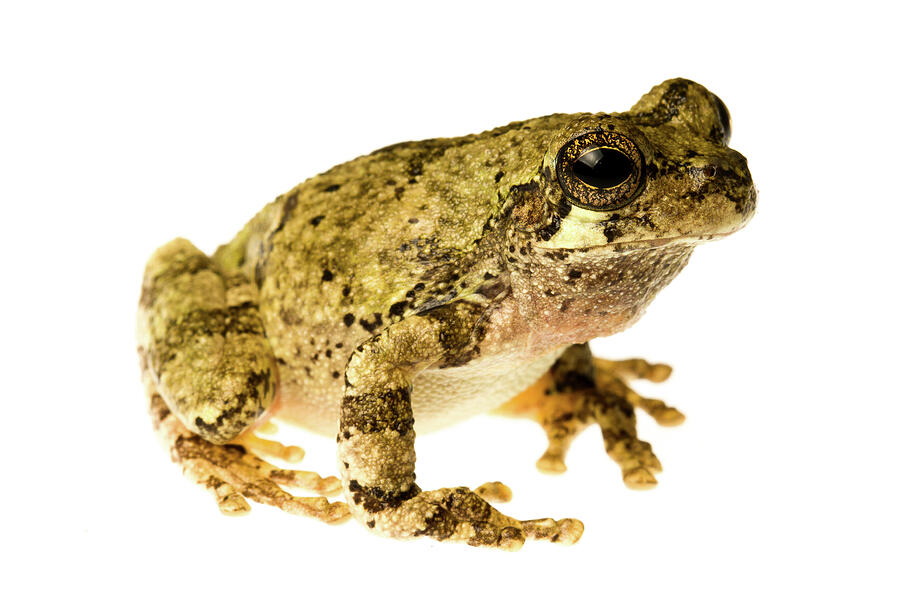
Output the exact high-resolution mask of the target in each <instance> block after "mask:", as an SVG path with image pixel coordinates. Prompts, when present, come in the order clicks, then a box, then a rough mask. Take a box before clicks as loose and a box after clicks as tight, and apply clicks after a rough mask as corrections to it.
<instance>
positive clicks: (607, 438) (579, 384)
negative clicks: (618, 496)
mask: <svg viewBox="0 0 900 600" xmlns="http://www.w3.org/2000/svg"><path fill="white" fill-rule="evenodd" d="M670 372H671V368H669V367H667V366H666V365H654V364H651V363H648V362H646V361H643V360H640V359H632V360H628V361H604V360H601V359H595V358H594V357H593V356H592V355H591V352H590V349H589V348H588V346H587V344H579V345H574V346H571V347H569V348H568V349H567V350H566V351H565V352H564V353H563V354H562V356H560V358H559V359H558V360H557V361H556V363H554V365H553V366H552V367H551V369H550V371H549V372H548V373H546V374H545V375H544V376H543V377H542V378H541V379H540V380H538V382H537V383H536V384H534V385H533V386H532V387H531V388H529V389H528V390H526V391H525V392H523V393H522V394H520V395H519V396H517V397H516V398H514V399H513V400H511V401H510V402H508V403H507V404H506V405H504V406H503V407H501V409H500V410H499V411H498V412H500V413H501V414H506V415H509V416H527V417H530V418H533V419H535V420H536V421H538V422H539V423H540V424H541V426H542V427H543V428H544V431H545V433H546V434H547V441H548V444H547V450H546V451H545V452H544V454H543V455H542V456H541V457H540V459H538V462H537V467H538V469H540V470H541V471H543V472H545V473H561V472H564V471H565V470H566V465H565V456H566V453H567V452H568V449H569V446H570V445H571V443H572V441H573V440H574V439H575V437H576V436H577V435H578V434H579V433H581V432H582V431H583V430H584V429H585V428H587V427H588V426H590V425H592V424H594V423H596V424H598V425H599V426H600V428H601V431H602V433H603V439H604V444H605V447H606V452H607V454H609V456H610V457H611V458H612V459H613V460H614V461H616V463H617V464H618V465H619V466H620V468H621V469H622V478H623V480H624V481H625V484H626V485H627V486H628V487H631V488H634V489H645V488H648V487H653V486H654V485H656V479H655V477H654V473H657V472H659V471H660V470H662V467H661V465H660V462H659V460H658V459H657V458H656V456H655V455H654V454H653V450H652V449H651V447H650V444H648V443H647V442H644V441H642V440H640V439H639V438H638V437H637V423H636V419H635V415H634V407H635V406H637V407H640V408H642V409H645V410H647V412H649V413H650V414H651V415H652V416H653V417H654V418H655V419H656V420H657V421H658V422H660V423H661V424H673V425H674V424H677V423H679V422H681V421H682V420H683V419H684V416H683V415H682V414H681V413H680V412H678V411H677V410H676V409H674V408H671V407H669V406H666V405H665V404H664V403H662V402H661V401H659V400H651V399H647V398H643V397H642V396H640V395H639V394H637V393H636V392H634V391H633V390H631V388H630V387H628V385H627V384H626V383H625V381H624V380H623V379H622V377H642V378H646V379H650V380H653V381H662V380H664V379H665V378H667V377H668V375H669V373H670Z"/></svg>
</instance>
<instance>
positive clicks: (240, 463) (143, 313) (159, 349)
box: [138, 240, 348, 521]
mask: <svg viewBox="0 0 900 600" xmlns="http://www.w3.org/2000/svg"><path fill="white" fill-rule="evenodd" d="M138 337H139V348H138V352H139V354H140V357H141V369H142V371H143V376H144V382H145V385H146V388H147V394H148V397H149V398H150V407H151V414H152V415H153V423H154V427H155V429H156V431H157V433H158V434H159V436H160V438H161V439H162V441H163V443H164V444H165V445H166V447H167V448H168V449H169V451H170V453H171V456H172V460H173V461H175V462H176V463H178V464H180V465H181V466H182V468H183V469H184V472H185V474H186V475H187V476H188V477H189V478H190V479H192V480H194V481H195V482H197V483H199V484H201V485H204V486H205V487H207V488H208V489H209V490H210V491H212V492H213V494H214V495H215V498H216V501H217V503H218V505H219V508H220V509H221V510H222V512H223V513H226V514H241V513H245V512H247V511H248V510H249V505H248V504H247V502H246V500H245V498H249V499H251V500H255V501H257V502H262V503H266V504H271V505H274V506H278V507H279V508H281V509H282V510H285V511H288V512H292V513H300V514H306V515H310V516H315V517H318V518H320V519H323V520H326V521H336V520H341V519H342V518H344V517H346V516H347V515H348V512H347V508H346V505H344V504H343V503H335V504H332V503H329V502H328V501H327V500H325V499H324V498H296V497H294V496H292V495H291V494H289V493H287V492H285V491H284V490H282V489H281V488H280V487H279V484H284V485H291V486H296V487H302V488H306V489H311V490H313V491H315V492H318V493H322V494H326V495H327V494H329V493H335V492H337V491H338V490H339V482H338V481H337V479H336V478H334V477H328V478H322V477H320V476H319V475H317V474H315V473H311V472H308V471H295V470H287V469H277V468H276V467H274V466H272V465H270V464H269V463H267V462H265V461H263V460H261V459H259V458H258V457H256V456H255V455H254V454H252V453H251V452H249V451H247V449H245V448H244V447H243V446H241V445H238V444H236V443H233V444H225V442H228V441H233V442H240V443H241V444H244V445H247V446H248V447H251V448H252V447H255V448H256V449H258V450H262V451H267V452H269V453H274V454H284V455H285V456H284V457H285V458H296V457H297V455H298V452H297V451H298V450H299V449H297V448H292V447H282V446H280V445H278V444H272V443H265V442H264V441H263V440H259V439H258V438H256V437H255V436H252V435H248V434H246V433H245V434H244V435H243V436H240V437H237V436H238V434H240V433H241V431H243V430H245V429H246V428H247V427H249V426H250V425H251V424H253V423H254V422H255V421H256V419H257V418H258V417H259V416H260V415H261V414H262V413H263V411H264V410H265V409H266V408H267V407H268V406H269V404H270V403H271V401H272V397H273V395H274V391H275V390H274V378H275V370H274V369H275V367H274V361H273V357H272V352H271V350H270V349H269V346H268V343H267V342H266V339H265V336H264V333H263V328H262V322H261V320H260V317H259V312H258V309H257V305H256V302H255V291H254V289H253V288H252V287H251V286H250V284H249V283H248V282H247V280H246V278H244V276H243V275H240V274H229V275H227V276H223V275H222V274H221V273H220V272H219V271H218V269H217V268H216V266H215V265H214V264H213V263H212V262H211V261H210V259H209V258H208V257H207V256H205V255H204V254H203V253H201V252H200V251H199V250H197V249H196V248H195V247H194V246H192V245H191V244H190V242H188V241H186V240H175V241H173V242H170V243H169V244H167V245H166V246H163V247H162V248H160V249H159V250H158V251H157V252H156V253H155V254H154V255H153V257H152V258H151V259H150V261H149V263H148V265H147V269H146V272H145V275H144V285H143V290H142V294H141V303H140V308H139V331H138Z"/></svg>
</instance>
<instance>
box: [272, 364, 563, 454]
mask: <svg viewBox="0 0 900 600" xmlns="http://www.w3.org/2000/svg"><path fill="white" fill-rule="evenodd" d="M564 350H565V347H563V348H560V349H559V350H555V351H553V352H551V353H549V354H546V355H544V356H541V357H539V358H537V359H534V360H531V361H528V362H518V361H515V360H511V359H510V358H509V357H492V358H489V359H478V360H475V361H472V362H471V363H469V364H467V365H465V366H462V367H455V368H450V369H430V370H427V371H425V372H423V373H421V374H420V375H419V376H418V377H416V378H415V380H414V381H413V392H412V404H413V417H414V418H415V420H416V425H415V428H416V432H417V433H425V432H428V431H434V430H436V429H441V428H442V427H447V426H449V425H453V424H454V423H458V422H460V421H463V420H465V419H468V418H470V417H473V416H475V415H478V414H481V413H485V412H489V411H491V410H493V409H495V408H497V407H499V406H501V405H502V404H503V403H505V402H507V401H508V400H510V399H512V398H514V397H515V396H517V395H518V394H519V393H521V392H523V391H525V390H526V389H527V388H528V387H529V386H531V385H532V384H533V383H534V382H535V381H537V380H538V379H540V377H541V376H542V375H543V374H544V373H546V372H547V370H548V369H549V368H550V367H551V366H552V365H553V363H554V362H555V361H556V359H557V358H558V357H559V355H560V354H562V352H563V351H564ZM335 391H336V392H337V393H336V394H335V395H334V396H333V397H330V396H329V397H317V396H310V395H307V394H300V395H299V396H300V397H299V398H295V399H293V400H291V399H284V400H285V403H284V404H283V405H282V406H281V408H280V410H279V411H278V412H277V414H276V415H275V416H276V417H278V418H281V419H284V420H286V421H288V422H290V423H293V424H295V425H298V426H300V427H303V428H305V429H310V430H312V431H315V432H317V433H322V434H325V435H329V436H334V435H335V434H336V433H337V431H338V424H339V422H340V404H341V398H340V390H339V388H336V389H335Z"/></svg>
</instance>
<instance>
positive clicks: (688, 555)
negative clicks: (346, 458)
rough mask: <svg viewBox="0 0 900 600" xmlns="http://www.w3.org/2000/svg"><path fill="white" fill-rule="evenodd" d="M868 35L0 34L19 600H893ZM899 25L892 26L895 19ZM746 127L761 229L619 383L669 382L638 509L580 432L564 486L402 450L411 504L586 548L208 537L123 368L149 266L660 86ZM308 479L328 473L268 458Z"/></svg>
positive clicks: (868, 29)
mask: <svg viewBox="0 0 900 600" xmlns="http://www.w3.org/2000/svg"><path fill="white" fill-rule="evenodd" d="M880 4H881V3H878V4H876V3H872V4H870V3H867V2H853V3H841V4H836V5H835V6H834V7H832V6H829V5H828V3H822V2H816V3H809V4H806V5H800V4H797V5H795V4H792V3H789V2H781V3H778V4H777V5H774V6H767V5H765V4H764V3H751V2H746V3H741V4H737V3H726V2H711V3H689V2H668V3H663V4H660V5H654V4H651V3H647V2H640V3H638V2H616V3H606V2H601V1H599V0H596V1H594V2H586V3H567V2H542V3H528V2H515V3H509V4H504V5H501V4H499V3H489V2H486V1H482V2H473V3H469V2H456V1H455V2H442V3H426V2H419V3H409V4H391V3H371V4H368V5H365V6H362V5H353V4H350V3H347V2H340V3H333V4H329V5H328V7H326V3H315V4H311V5H310V6H301V4H300V3H296V4H293V5H291V4H288V5H274V4H270V3H256V4H255V5H253V6H252V7H251V5H250V3H247V4H246V5H244V6H238V5H235V4H232V3H228V2H216V3H209V4H197V3H191V2H175V3H169V2H152V3H151V2H147V3H136V2H110V3H97V2H66V3H62V2H61V3H56V4H52V3H45V2H4V3H3V5H2V6H3V8H2V9H0V65H2V67H0V68H2V71H0V77H2V80H0V86H2V87H0V119H2V130H0V198H2V213H0V214H2V217H0V218H2V227H3V232H2V235H0V244H2V256H3V275H4V277H3V280H4V284H3V292H2V295H0V303H2V311H0V314H2V319H3V323H2V340H3V342H2V344H3V345H2V349H3V360H2V369H3V385H2V388H0V389H2V396H3V398H2V407H3V409H2V411H3V412H2V415H3V423H4V424H5V431H4V434H3V436H2V452H3V454H2V456H3V462H2V464H3V466H4V468H3V470H2V472H0V480H2V481H3V484H2V490H3V492H2V508H3V511H2V514H3V516H2V519H3V521H2V525H0V526H2V533H0V539H2V540H3V541H2V551H3V553H5V554H6V557H4V558H3V559H2V561H0V571H2V578H0V586H5V587H6V588H7V589H6V590H5V592H6V593H2V592H3V591H2V590H0V593H2V595H3V596H4V597H10V598H14V597H48V596H47V594H50V593H53V594H58V595H59V594H66V595H67V596H75V597H87V596H88V595H90V596H92V597H117V598H118V597H144V596H150V597H152V596H156V597H160V596H165V597H168V598H176V597H191V596H201V595H202V596H203V597H216V596H218V597H238V596H243V597H248V595H249V594H253V595H254V597H260V598H262V597H268V596H269V595H277V597H279V598H290V597H329V598H333V597H343V598H351V597H363V596H365V597H375V598H377V597H381V596H385V597H387V596H390V597H395V596H397V595H406V596H410V597H412V596H414V595H416V596H419V597H423V598H441V597H445V596H450V595H453V596H455V597H460V596H461V595H465V594H470V595H472V596H473V597H491V596H493V597H498V595H502V597H513V596H517V595H520V594H522V593H523V592H533V594H530V593H526V594H525V597H539V596H544V597H547V596H546V595H547V594H553V595H552V596H549V597H566V596H569V595H571V596H577V597H602V598H621V597H623V596H626V595H627V597H648V598H649V597H655V598H659V597H667V598H672V597H674V598H681V597H685V598H686V597H692V598H695V597H705V598H723V597H724V598H740V597H755V598H759V597H767V598H788V597H817V598H823V597H836V598H838V597H839V598H847V597H854V598H888V597H894V598H896V597H897V594H898V586H897V583H896V569H897V566H898V554H900V553H898V537H900V528H898V516H897V515H898V513H897V507H898V500H900V498H898V493H897V474H896V469H897V464H898V458H900V452H898V443H897V436H898V417H900V408H898V404H900V402H898V400H900V395H898V392H897V376H896V371H897V359H898V352H897V348H896V344H897V338H898V333H900V332H898V327H897V316H896V314H897V308H898V297H897V292H896V291H895V290H894V288H893V286H894V284H895V281H896V279H897V276H896V273H897V255H898V252H897V245H896V239H895V235H896V231H897V226H898V217H900V210H898V200H900V198H898V192H897V183H896V181H897V175H896V169H897V158H898V156H897V150H896V140H897V136H898V133H900V132H898V126H897V120H896V119H897V115H896V106H897V88H896V83H897V66H896V59H897V56H898V47H897V43H896V31H895V25H896V17H889V15H888V14H887V12H886V11H885V10H883V9H880V8H876V6H878V5H880ZM884 5H887V3H884ZM674 76H682V77H688V78H691V79H694V80H696V81H698V82H700V83H703V84H704V85H706V86H707V87H709V88H710V89H711V90H712V91H714V92H715V93H716V94H718V95H719V96H721V98H723V100H724V101H725V102H726V104H727V105H728V107H729V109H730V110H731V114H732V118H733V123H734V135H733V139H732V146H733V147H735V148H737V149H738V150H740V151H741V152H742V153H744V154H745V155H746V156H747V157H748V158H749V161H750V167H751V170H752V172H753V175H754V179H755V181H756V183H757V185H758V187H759V192H760V196H759V198H760V199H759V210H758V213H757V215H756V217H755V219H754V221H753V222H751V224H750V225H749V226H748V227H747V228H746V229H745V230H744V231H741V232H740V233H738V234H736V235H735V236H733V237H732V238H729V239H727V240H724V241H721V242H717V243H715V244H710V245H708V246H704V247H701V248H700V249H698V251H697V252H696V254H695V257H694V259H693V261H692V263H691V264H690V265H689V266H688V268H687V269H686V270H685V272H684V273H683V274H682V275H681V276H680V277H679V278H678V279H677V280H676V281H675V282H674V283H673V284H672V285H671V286H670V287H669V288H668V289H666V290H665V291H664V292H663V293H662V294H661V295H660V297H659V299H658V300H657V301H656V303H655V304H654V305H653V306H651V308H650V310H649V312H648V314H647V316H646V317H645V318H644V319H643V321H641V322H640V323H639V324H638V325H637V326H635V327H634V328H633V329H632V330H630V331H628V332H626V333H624V334H622V335H619V336H616V337H614V338H611V339H607V340H600V341H598V342H596V343H595V350H596V351H597V352H598V353H599V354H602V355H604V356H609V357H625V356H630V355H638V356H646V357H647V358H650V359H653V360H661V361H668V362H671V363H673V364H674V365H675V367H676V370H675V374H674V376H673V378H672V379H671V381H670V382H668V383H666V384H664V385H661V386H644V387H642V388H641V389H642V390H643V391H645V392H647V393H648V394H650V395H653V396H659V397H663V398H665V399H666V400H667V401H669V402H671V403H672V404H674V405H676V406H678V407H680V408H681V409H682V410H683V411H684V412H685V413H686V414H687V416H688V420H687V422H686V423H685V425H683V426H682V427H679V428H675V429H663V428H660V427H658V426H656V424H655V423H653V422H652V421H651V420H650V419H643V420H641V422H640V432H641V434H642V437H644V438H645V439H647V440H648V441H650V442H651V443H653V444H654V448H655V450H656V452H657V454H658V455H659V456H660V458H661V460H662V462H663V464H664V466H665V469H666V470H665V472H664V473H662V474H661V475H660V477H659V480H660V485H659V486H658V488H657V489H656V490H653V491H650V492H634V491H629V490H627V489H625V487H624V486H623V485H622V483H621V481H620V479H619V473H618V470H617V468H616V467H615V465H614V464H613V463H612V462H611V461H610V460H609V459H607V458H606V456H605V454H604V452H603V448H602V442H601V439H600V434H599V431H596V430H591V431H589V432H587V433H585V434H584V435H583V436H582V437H581V438H580V439H579V440H578V441H577V442H576V443H575V445H574V447H573V449H572V452H571V456H570V459H569V467H570V468H569V472H568V473H567V474H565V475H563V476H559V477H548V476H545V475H542V474H540V473H538V472H537V471H536V470H535V469H534V468H533V463H534V460H535V459H536V458H537V457H538V456H539V455H540V453H541V452H542V451H543V449H544V439H543V433H542V432H541V430H540V429H539V428H538V427H537V425H535V424H533V423H531V422H525V421H512V420H506V419H502V418H499V417H480V418H478V419H475V420H473V421H471V422H469V423H466V424H463V425H460V426H458V427H455V428H453V429H450V430H447V431H446V432H442V433H439V434H435V435H433V436H428V437H422V438H420V443H419V445H418V451H419V468H418V472H419V476H420V483H422V484H423V486H425V487H437V486H446V485H470V486H474V485H478V484H479V483H481V482H483V481H486V480H494V479H500V480H502V481H504V482H506V483H507V484H509V485H510V486H511V487H512V488H513V490H514V492H515V493H516V497H515V499H514V500H513V502H512V503H511V504H510V505H508V507H507V511H508V512H509V513H511V514H513V515H514V516H518V517H521V518H533V517H542V516H554V517H557V518H560V517H564V516H571V517H578V518H581V519H582V520H583V521H584V523H585V525H586V532H585V534H584V537H583V538H582V540H581V542H580V543H579V544H578V545H576V546H574V547H572V548H561V547H555V546H551V545H549V544H541V543H529V544H526V547H525V548H524V549H523V550H522V551H521V552H519V553H517V554H506V553H503V552H499V551H491V550H484V549H473V548H469V547H466V546H455V545H441V544H437V543H434V542H430V541H419V542H411V543H400V542H395V541H390V540H385V539H381V538H377V537H375V536H373V535H370V534H369V533H368V532H367V531H366V530H365V528H363V527H360V526H359V525H357V524H355V523H348V524H345V525H342V526H337V527H328V526H324V525H322V524H320V523H318V522H313V521H310V520H305V519H302V518H299V517H291V516H288V515H284V514H281V513H279V512H278V511H276V510H272V509H268V508H267V507H254V510H253V512H252V514H251V515H250V516H248V517H245V518H239V519H227V518H225V517H222V516H220V515H219V513H218V511H217V510H216V507H215V504H214V503H213V501H212V499H211V498H210V497H209V496H208V495H207V493H206V492H205V491H203V490H201V489H199V488H196V487H195V486H192V485H191V484H189V483H188V482H187V481H186V480H184V479H183V478H182V477H181V476H180V474H179V473H178V469H177V468H176V467H175V466H173V465H172V464H170V463H169V462H168V459H167V456H166V454H165V452H164V451H163V450H162V449H161V448H160V447H158V446H157V444H156V442H155V440H154V437H153V434H152V432H151V428H150V424H149V420H148V418H147V416H146V414H145V411H144V398H143V394H142V389H141V386H140V384H139V373H138V367H137V358H136V356H135V352H134V345H135V344H134V341H133V329H134V313H135V307H136V304H137V298H138V294H139V287H140V277H141V271H142V268H143V263H144V261H145V260H146V258H147V257H148V256H149V254H150V253H151V252H152V251H153V249H154V248H155V247H156V246H158V245H160V244H162V243H164V242H165V241H167V240H169V239H171V238H173V237H175V236H179V235H184V236H188V237H190V238H191V239H192V240H193V241H194V242H195V243H196V244H197V245H198V246H199V247H200V248H203V249H204V250H207V251H212V250H213V249H214V248H215V247H216V245H217V244H219V243H222V242H224V241H227V240H228V239H230V237H231V236H232V235H234V233H235V232H236V231H237V230H238V229H239V228H240V227H241V226H242V225H243V224H244V222H246V220H247V219H249V218H250V217H251V216H252V215H253V214H254V212H255V211H256V210H258V209H259V208H260V207H261V206H262V204H263V203H265V202H267V201H269V200H270V199H272V198H274V197H275V196H276V195H277V194H279V193H281V192H283V191H285V190H287V189H289V188H290V187H292V186H293V185H294V184H296V183H297V182H299V181H301V180H303V179H305V178H307V177H309V176H312V175H314V174H316V173H318V172H320V171H322V170H324V169H326V168H328V167H330V166H332V165H333V164H336V163H339V162H343V161H345V160H348V159H350V158H353V157H355V156H357V155H359V154H363V153H367V152H369V151H371V150H373V149H375V148H378V147H381V146H384V145H386V144H390V143H393V142H399V141H404V140H407V139H420V138H425V137H435V136H455V135H461V134H465V133H470V132H475V131H481V130H484V129H486V128H490V127H494V126H497V125H501V124H505V123H507V122H508V121H511V120H514V119H522V118H527V117H532V116H538V115H543V114H547V113H551V112H574V111H617V110H625V109H627V108H628V107H630V105H631V104H632V103H633V102H634V101H635V100H637V98H638V97H639V96H640V95H641V94H642V93H644V92H645V91H647V90H648V89H649V88H650V87H651V86H652V85H654V84H656V83H658V82H660V81H662V80H663V79H666V78H669V77H674ZM286 433H287V434H289V438H290V439H291V440H292V441H294V442H297V443H299V444H300V445H303V446H304V447H305V448H306V449H307V452H308V454H307V459H306V460H305V461H304V463H302V464H303V465H304V466H305V468H311V469H316V470H319V471H320V472H323V473H334V472H335V469H334V448H333V442H332V441H331V440H326V439H322V438H318V437H316V436H314V435H312V434H307V433H304V432H302V431H299V430H295V431H286Z"/></svg>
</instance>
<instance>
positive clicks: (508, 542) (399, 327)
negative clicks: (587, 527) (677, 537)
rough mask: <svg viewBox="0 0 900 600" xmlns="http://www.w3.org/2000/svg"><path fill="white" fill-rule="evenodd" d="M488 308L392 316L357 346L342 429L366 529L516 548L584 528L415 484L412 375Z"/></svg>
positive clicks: (435, 360)
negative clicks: (525, 517)
mask: <svg viewBox="0 0 900 600" xmlns="http://www.w3.org/2000/svg"><path fill="white" fill-rule="evenodd" d="M482 312H483V309H482V308H480V307H478V306H477V305H474V304H470V303H468V302H466V301H457V302H454V303H451V304H449V305H447V306H444V307H441V308H438V309H436V310H433V311H431V312H429V313H427V314H424V315H420V316H414V317H409V318H406V319H404V320H402V321H399V322H397V323H395V324H394V325H391V326H390V327H388V328H387V329H385V330H384V331H383V332H382V333H380V334H379V335H376V336H374V337H373V338H371V339H370V340H368V341H367V342H365V343H364V344H362V345H360V346H358V347H357V348H356V350H355V352H354V353H353V354H352V355H351V357H350V360H349V361H348V363H347V368H346V371H345V378H344V397H343V401H342V404H341V423H340V432H339V433H338V438H337V441H338V456H339V460H340V463H341V475H342V481H343V486H344V491H345V495H346V497H347V499H348V502H349V504H350V508H351V511H352V513H353V514H354V516H356V518H357V519H358V520H360V521H361V522H363V523H365V524H366V525H367V526H368V527H369V528H371V529H373V530H375V531H377V532H379V533H382V534H385V535H389V536H392V537H398V538H411V537H416V536H429V537H432V538H434V539H437V540H451V541H464V542H467V543H468V544H470V545H473V546H493V547H499V548H505V549H518V548H519V547H521V545H522V544H523V543H524V541H525V539H526V538H528V537H531V538H547V539H550V540H551V541H555V542H561V543H568V544H571V543H574V542H575V541H577V539H578V538H579V537H580V536H581V533H582V531H583V525H582V524H581V522H580V521H577V520H575V519H562V520H560V521H555V520H553V519H537V520H531V521H520V520H517V519H514V518H512V517H508V516H506V515H504V514H502V513H500V512H499V511H497V510H496V509H494V508H493V507H492V506H491V505H490V504H488V502H486V501H485V500H484V498H483V497H482V495H480V494H479V493H476V492H473V491H471V490H469V489H468V488H465V487H455V488H443V489H439V490H434V491H422V490H421V489H420V488H419V487H418V486H417V485H416V483H415V480H416V475H415V458H416V455H415V448H414V444H415V436H416V434H415V430H414V429H413V423H414V419H413V412H412V402H411V394H412V386H413V382H414V380H415V377H416V375H417V374H418V373H421V372H422V371H423V370H425V369H426V368H429V367H435V368H439V367H440V366H441V365H442V363H443V364H448V363H449V362H450V361H452V360H453V358H454V356H456V355H458V354H460V353H461V352H463V351H464V350H465V349H466V346H467V344H469V343H470V339H469V338H470V332H471V331H472V329H473V328H474V326H475V324H476V322H477V320H478V318H479V317H480V315H481V314H482ZM448 393H452V390H448ZM482 492H483V491H482Z"/></svg>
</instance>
